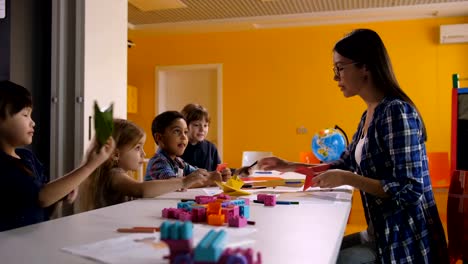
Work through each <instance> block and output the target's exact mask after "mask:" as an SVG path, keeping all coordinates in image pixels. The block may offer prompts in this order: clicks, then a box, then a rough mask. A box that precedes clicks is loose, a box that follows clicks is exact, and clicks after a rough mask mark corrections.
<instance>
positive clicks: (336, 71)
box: [333, 61, 359, 79]
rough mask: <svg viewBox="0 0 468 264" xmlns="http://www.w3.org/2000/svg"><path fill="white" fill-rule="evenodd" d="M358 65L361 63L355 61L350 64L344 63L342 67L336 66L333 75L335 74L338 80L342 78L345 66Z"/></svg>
mask: <svg viewBox="0 0 468 264" xmlns="http://www.w3.org/2000/svg"><path fill="white" fill-rule="evenodd" d="M358 63H359V62H355V61H353V62H348V63H344V64H341V63H340V66H337V65H335V66H334V67H333V73H334V74H335V78H338V79H339V78H340V72H341V71H342V70H344V67H345V66H347V65H354V64H358Z"/></svg>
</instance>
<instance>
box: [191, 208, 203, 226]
mask: <svg viewBox="0 0 468 264" xmlns="http://www.w3.org/2000/svg"><path fill="white" fill-rule="evenodd" d="M192 222H194V223H200V222H206V208H205V207H193V208H192Z"/></svg>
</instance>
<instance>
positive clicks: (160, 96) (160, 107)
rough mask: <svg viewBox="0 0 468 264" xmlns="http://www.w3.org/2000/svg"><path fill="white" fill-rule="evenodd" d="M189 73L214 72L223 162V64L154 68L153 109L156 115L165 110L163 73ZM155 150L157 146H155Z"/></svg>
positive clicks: (219, 138)
mask: <svg viewBox="0 0 468 264" xmlns="http://www.w3.org/2000/svg"><path fill="white" fill-rule="evenodd" d="M181 70H185V71H191V70H216V86H217V97H216V106H217V107H216V108H217V109H216V111H217V115H218V118H217V120H216V122H217V124H218V131H217V135H218V137H217V141H218V144H217V146H216V147H217V149H218V153H219V156H220V158H221V160H223V64H190V65H172V66H156V69H155V87H154V90H155V95H156V98H155V102H158V104H157V105H156V107H155V112H156V115H157V114H159V113H162V112H164V111H166V110H167V107H166V102H165V100H164V98H165V97H166V94H167V86H166V78H165V74H164V72H167V71H181ZM156 148H157V146H156Z"/></svg>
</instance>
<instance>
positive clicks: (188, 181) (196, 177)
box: [182, 169, 209, 189]
mask: <svg viewBox="0 0 468 264" xmlns="http://www.w3.org/2000/svg"><path fill="white" fill-rule="evenodd" d="M208 176H209V173H208V172H207V171H206V170H204V169H198V170H196V171H194V172H192V173H190V174H189V175H187V176H185V177H184V178H183V179H182V188H183V189H187V188H190V187H192V186H194V185H197V186H198V185H204V184H205V182H206V180H207V177H208Z"/></svg>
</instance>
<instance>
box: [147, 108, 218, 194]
mask: <svg viewBox="0 0 468 264" xmlns="http://www.w3.org/2000/svg"><path fill="white" fill-rule="evenodd" d="M151 132H152V133H153V138H154V141H155V142H156V144H157V145H158V147H159V148H158V150H157V151H156V153H155V155H154V156H153V157H152V158H151V159H150V161H149V162H148V166H147V168H146V175H145V180H146V181H148V180H161V179H171V178H176V177H184V176H187V175H192V174H197V175H202V176H205V177H206V179H207V181H206V184H203V185H210V184H213V182H214V181H221V180H222V178H221V174H220V173H219V172H217V171H212V172H208V171H207V170H205V169H197V168H195V167H193V166H191V165H189V164H188V163H187V162H185V161H184V160H183V159H181V158H180V156H182V154H183V153H184V151H185V148H186V147H187V144H188V136H187V133H188V130H187V124H186V122H185V119H184V117H183V115H182V114H180V113H179V112H177V111H166V112H164V113H161V114H159V115H158V116H156V117H155V118H154V120H153V123H152V125H151ZM200 186H202V185H199V186H194V187H200Z"/></svg>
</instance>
